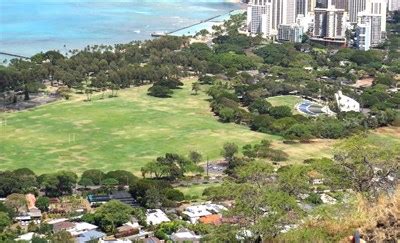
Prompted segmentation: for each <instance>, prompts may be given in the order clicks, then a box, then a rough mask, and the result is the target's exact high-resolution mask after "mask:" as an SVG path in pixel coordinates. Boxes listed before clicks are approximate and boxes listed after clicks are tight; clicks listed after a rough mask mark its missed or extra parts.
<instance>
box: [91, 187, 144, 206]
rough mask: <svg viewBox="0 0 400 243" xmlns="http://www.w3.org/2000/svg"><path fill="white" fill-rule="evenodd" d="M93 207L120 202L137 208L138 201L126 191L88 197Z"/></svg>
mask: <svg viewBox="0 0 400 243" xmlns="http://www.w3.org/2000/svg"><path fill="white" fill-rule="evenodd" d="M87 199H88V201H89V203H90V205H91V206H93V205H96V204H104V203H106V202H108V201H110V200H118V201H120V202H123V203H125V204H128V205H130V206H137V205H138V204H137V202H136V200H135V199H134V198H133V197H132V195H131V194H130V193H129V192H126V191H115V192H112V193H110V194H101V195H94V194H91V195H88V197H87Z"/></svg>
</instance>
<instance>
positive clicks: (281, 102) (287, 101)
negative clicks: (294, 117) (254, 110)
mask: <svg viewBox="0 0 400 243" xmlns="http://www.w3.org/2000/svg"><path fill="white" fill-rule="evenodd" d="M267 101H268V102H269V103H271V105H273V106H288V107H290V109H292V112H293V114H299V112H298V111H297V109H296V105H297V104H299V103H300V102H302V101H303V99H302V98H301V97H298V96H294V95H281V96H274V97H269V98H267Z"/></svg>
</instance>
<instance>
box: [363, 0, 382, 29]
mask: <svg viewBox="0 0 400 243" xmlns="http://www.w3.org/2000/svg"><path fill="white" fill-rule="evenodd" d="M365 12H366V13H367V14H372V15H379V16H381V18H382V21H381V30H382V31H386V12H387V0H367V5H366V8H365Z"/></svg>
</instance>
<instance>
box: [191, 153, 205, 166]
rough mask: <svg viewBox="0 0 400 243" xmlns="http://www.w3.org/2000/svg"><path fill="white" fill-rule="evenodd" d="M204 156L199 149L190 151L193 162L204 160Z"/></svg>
mask: <svg viewBox="0 0 400 243" xmlns="http://www.w3.org/2000/svg"><path fill="white" fill-rule="evenodd" d="M202 158H203V156H202V155H201V154H200V153H199V152H197V151H190V152H189V159H190V161H192V162H193V163H195V164H197V163H199V162H200V161H201V160H202Z"/></svg>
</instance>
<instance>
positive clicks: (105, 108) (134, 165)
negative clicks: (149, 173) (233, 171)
mask: <svg viewBox="0 0 400 243" xmlns="http://www.w3.org/2000/svg"><path fill="white" fill-rule="evenodd" d="M147 89H148V86H143V87H138V88H131V89H127V90H122V91H120V92H119V97H117V98H105V99H103V100H101V99H98V98H99V97H100V96H97V97H94V100H93V101H92V102H84V101H82V99H74V100H72V101H61V102H56V103H53V104H48V105H44V106H41V107H38V108H36V109H33V110H29V111H23V112H17V113H11V114H1V115H0V121H2V123H1V128H0V136H1V139H0V166H1V169H3V170H4V169H15V168H20V167H29V168H31V169H33V170H34V171H35V172H37V173H45V172H53V171H56V170H63V169H65V170H72V171H75V172H78V173H79V172H82V171H83V170H85V169H91V168H97V169H102V170H105V171H108V170H115V169H126V170H130V171H133V172H137V173H139V170H140V168H141V167H142V166H143V164H144V163H146V162H148V161H150V160H152V159H154V158H156V157H157V156H161V155H163V154H164V153H166V152H176V153H180V154H184V155H186V154H187V153H188V152H189V151H190V150H196V151H199V152H201V153H202V154H203V155H204V156H209V158H210V159H215V158H218V157H220V149H221V148H222V145H223V144H224V143H225V142H236V143H237V144H238V145H241V146H242V145H244V144H247V143H252V142H258V141H259V140H261V139H272V140H276V139H279V137H276V136H271V135H267V134H262V133H256V132H252V131H250V130H249V129H248V128H246V127H244V126H239V125H235V124H223V123H220V122H218V121H217V119H216V118H215V117H214V116H213V114H212V113H211V112H210V111H209V103H208V102H207V100H206V98H207V96H206V95H205V94H204V93H203V92H201V94H199V95H197V96H194V95H191V91H190V90H191V83H190V82H186V85H185V86H184V87H183V89H181V90H178V91H175V94H174V96H173V98H170V99H160V98H154V97H150V96H148V95H146V92H147Z"/></svg>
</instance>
